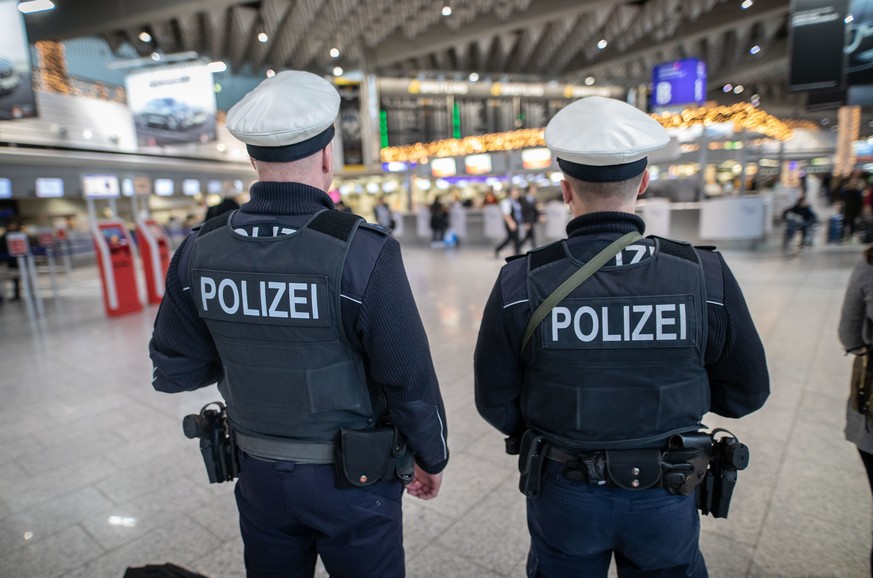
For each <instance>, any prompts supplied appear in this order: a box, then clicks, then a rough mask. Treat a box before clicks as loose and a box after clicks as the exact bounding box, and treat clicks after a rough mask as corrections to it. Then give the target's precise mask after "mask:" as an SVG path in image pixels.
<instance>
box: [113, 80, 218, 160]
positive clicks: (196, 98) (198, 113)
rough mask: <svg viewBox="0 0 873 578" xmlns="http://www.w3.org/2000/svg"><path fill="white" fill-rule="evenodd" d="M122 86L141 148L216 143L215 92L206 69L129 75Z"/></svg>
mask: <svg viewBox="0 0 873 578" xmlns="http://www.w3.org/2000/svg"><path fill="white" fill-rule="evenodd" d="M125 86H126V89H127V106H128V108H130V112H131V114H133V118H134V121H135V123H136V138H137V142H138V143H139V145H140V146H156V145H169V144H178V143H189V142H201V143H203V142H208V141H211V140H215V111H216V105H215V90H214V87H213V82H212V73H211V72H209V70H208V69H207V68H206V66H205V65H195V66H180V67H167V68H155V69H151V70H147V71H145V72H137V73H134V74H129V75H128V76H127V77H126V78H125Z"/></svg>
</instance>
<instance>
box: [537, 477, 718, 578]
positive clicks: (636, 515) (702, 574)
mask: <svg viewBox="0 0 873 578" xmlns="http://www.w3.org/2000/svg"><path fill="white" fill-rule="evenodd" d="M545 476H546V478H545V479H544V480H543V487H542V491H541V492H540V495H539V496H537V497H536V498H528V499H527V520H528V529H529V530H530V535H531V549H530V553H529V555H528V561H527V575H528V576H529V577H530V578H534V577H537V578H564V577H570V576H572V577H574V578H577V577H580V576H585V577H586V578H597V577H604V578H605V577H606V575H607V573H608V570H609V565H610V562H611V559H612V556H613V553H614V554H615V561H616V565H617V570H618V575H619V577H620V578H642V577H646V578H656V577H657V578H667V577H670V578H672V577H674V576H675V577H679V576H690V577H693V578H706V576H708V574H707V572H706V565H705V564H704V561H703V556H702V555H701V553H700V548H699V546H698V541H699V538H700V517H699V516H698V514H697V504H696V503H695V499H694V494H692V495H690V496H674V495H672V494H670V493H669V492H667V490H665V489H661V488H658V489H650V490H642V491H632V490H623V489H621V488H616V487H614V486H611V487H607V486H597V485H594V484H589V483H588V482H577V481H572V480H569V479H567V478H566V477H565V476H564V466H563V465H560V464H558V463H557V462H553V461H548V462H547V464H546V472H545Z"/></svg>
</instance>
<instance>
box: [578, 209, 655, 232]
mask: <svg viewBox="0 0 873 578" xmlns="http://www.w3.org/2000/svg"><path fill="white" fill-rule="evenodd" d="M645 230H646V223H645V222H644V221H643V220H642V219H641V218H639V217H638V216H636V215H634V214H632V213H624V212H619V211H603V212H600V213H588V214H586V215H580V216H578V217H576V218H575V219H573V220H571V221H570V222H569V223H567V237H569V238H571V239H572V238H573V237H580V236H582V235H596V234H598V233H621V234H624V233H630V232H631V231H638V232H639V233H640V234H641V235H642V234H643V233H644V232H645Z"/></svg>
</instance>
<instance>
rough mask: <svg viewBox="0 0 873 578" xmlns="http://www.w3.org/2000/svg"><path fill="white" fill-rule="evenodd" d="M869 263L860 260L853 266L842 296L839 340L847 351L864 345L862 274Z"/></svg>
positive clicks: (864, 309) (864, 302)
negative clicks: (844, 293) (844, 294)
mask: <svg viewBox="0 0 873 578" xmlns="http://www.w3.org/2000/svg"><path fill="white" fill-rule="evenodd" d="M869 268H870V265H868V264H867V262H866V261H865V260H862V261H861V262H860V263H858V264H857V265H856V266H855V269H854V270H853V271H852V276H851V278H850V279H849V286H848V287H847V288H846V296H845V297H844V298H843V310H842V313H841V315H840V328H839V334H840V342H841V343H842V344H843V347H844V348H845V349H846V350H847V351H848V350H850V349H855V348H856V347H860V346H862V345H864V323H865V322H866V319H867V300H866V295H865V288H864V283H863V280H864V275H865V273H866V272H867V271H868V270H869Z"/></svg>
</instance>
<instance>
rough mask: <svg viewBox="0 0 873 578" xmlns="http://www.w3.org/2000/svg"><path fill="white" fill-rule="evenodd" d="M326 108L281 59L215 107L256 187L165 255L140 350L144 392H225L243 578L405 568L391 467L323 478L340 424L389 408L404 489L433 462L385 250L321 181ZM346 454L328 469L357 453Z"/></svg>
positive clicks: (397, 486) (442, 428) (401, 277)
mask: <svg viewBox="0 0 873 578" xmlns="http://www.w3.org/2000/svg"><path fill="white" fill-rule="evenodd" d="M339 103H340V97H339V95H338V94H337V91H336V89H335V88H334V87H333V86H332V85H331V84H330V83H328V82H327V81H325V80H324V79H322V78H320V77H318V76H316V75H313V74H310V73H308V72H297V71H285V72H281V73H279V74H277V75H276V76H274V77H272V78H269V79H267V80H265V81H263V82H262V83H261V84H260V85H259V86H258V87H257V88H255V89H254V90H253V91H252V92H250V93H249V94H248V95H246V96H245V97H244V98H243V99H242V100H241V101H240V102H239V103H237V104H236V105H235V106H234V107H233V108H232V109H231V110H230V112H229V113H228V116H227V128H228V131H229V132H230V133H231V134H232V135H234V136H235V137H236V138H238V139H240V140H241V141H243V142H244V143H246V145H247V149H248V152H249V155H250V157H251V162H252V165H253V166H254V167H255V170H256V171H257V173H258V182H255V183H254V185H252V188H251V200H250V201H249V202H247V203H245V204H244V205H242V207H240V209H239V210H238V211H233V212H230V213H227V214H225V215H222V216H220V217H217V218H215V219H212V220H210V221H208V222H206V223H205V224H204V225H203V227H202V228H200V229H199V231H196V232H194V233H193V234H192V235H191V236H189V237H188V238H187V239H186V240H185V242H184V244H183V245H182V246H181V247H180V249H179V250H178V251H177V252H176V254H175V255H174V257H173V261H172V263H171V264H170V268H169V271H168V274H167V294H166V296H165V297H164V300H163V302H162V304H161V308H160V311H159V312H158V315H157V319H156V320H155V327H154V333H153V337H152V341H151V343H150V347H149V349H150V354H151V358H152V360H153V362H154V378H153V380H152V383H153V385H154V387H155V389H157V390H159V391H164V392H169V393H174V392H180V391H189V390H193V389H197V388H200V387H204V386H207V385H209V384H212V383H215V382H216V381H217V382H218V390H219V391H220V392H221V394H222V396H223V397H224V399H225V401H226V402H227V407H228V414H229V416H230V421H231V424H232V427H233V429H234V431H235V432H236V442H237V445H238V447H239V448H240V450H241V451H240V474H239V480H238V482H237V485H236V501H237V506H238V508H239V515H240V528H241V531H242V537H243V542H244V544H245V564H246V570H247V574H248V576H250V577H262V576H271V577H272V576H295V577H297V576H301V577H303V576H312V575H313V574H314V568H315V563H316V555H319V556H320V557H321V559H322V561H323V562H324V565H325V567H326V569H327V571H328V573H329V574H330V575H331V576H339V577H351V576H355V577H357V576H392V577H393V576H403V575H404V556H403V541H402V524H401V498H402V494H403V485H402V483H401V482H400V481H399V480H398V479H396V478H395V476H394V475H393V472H391V475H388V476H386V475H383V476H373V478H375V479H376V480H379V481H378V482H376V483H372V482H374V481H375V480H374V479H369V478H368V477H367V476H363V475H362V476H361V477H360V479H357V478H355V479H343V478H348V476H345V475H344V476H343V477H340V476H339V475H338V474H335V471H334V461H335V460H334V455H335V453H334V450H335V447H334V446H335V444H334V442H335V440H336V439H337V437H338V434H339V432H340V430H343V440H347V439H348V438H346V437H345V434H346V433H349V431H353V432H356V438H357V439H360V437H361V436H359V435H357V434H358V433H360V432H367V431H370V432H372V431H373V428H374V427H375V426H377V425H379V424H381V423H382V422H383V421H384V420H385V419H386V418H388V419H390V420H392V421H393V424H394V425H396V426H397V427H398V428H399V430H400V431H401V432H402V434H404V435H405V438H406V442H407V446H408V448H410V449H411V450H412V452H413V454H414V459H415V464H414V474H415V480H414V481H413V482H412V483H411V484H409V486H408V487H407V492H408V493H410V494H412V495H413V496H416V497H418V498H422V499H430V498H433V497H436V495H437V493H438V492H439V489H440V484H441V481H442V473H441V472H442V470H443V468H445V466H446V463H447V461H448V450H447V447H446V419H445V412H444V409H443V402H442V398H441V395H440V391H439V386H438V383H437V378H436V374H435V372H434V368H433V364H432V360H431V355H430V350H429V347H428V343H427V337H426V335H425V333H424V328H423V326H422V323H421V320H420V317H419V315H418V311H417V309H416V306H415V302H414V300H413V296H412V293H411V291H410V287H409V282H408V280H407V278H406V274H405V271H404V268H403V263H402V260H401V256H400V247H399V244H398V243H397V241H395V240H394V239H392V238H391V237H389V236H388V235H387V234H386V233H385V232H384V231H382V230H381V229H380V228H378V227H374V226H371V225H367V224H366V223H364V221H363V220H362V219H361V218H360V217H358V216H356V215H351V214H347V213H343V212H340V211H337V210H334V204H333V202H332V201H331V199H330V197H329V195H328V194H327V193H326V192H325V191H326V190H327V188H328V187H329V186H330V183H331V180H332V179H333V168H334V166H333V147H332V144H331V141H332V140H333V135H334V121H335V119H336V117H337V112H338V109H339ZM389 439H390V438H389ZM364 445H366V444H364ZM389 445H390V444H389ZM363 449H367V448H366V447H363ZM388 449H389V450H390V447H389V448H388ZM347 451H348V447H347V446H346V445H345V444H344V445H343V447H342V450H341V452H342V454H341V458H342V461H341V463H342V464H344V465H347V464H346V461H348V460H349V459H351V460H352V461H354V460H364V459H365V457H366V455H364V454H367V455H368V454H369V452H362V455H348V454H347V453H346V452H347ZM377 471H382V470H377ZM364 483H367V484H370V483H372V484H371V485H365V486H361V487H358V486H360V485H361V484H364ZM338 484H341V485H343V486H348V485H350V484H352V485H356V487H351V488H349V487H339V486H338Z"/></svg>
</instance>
